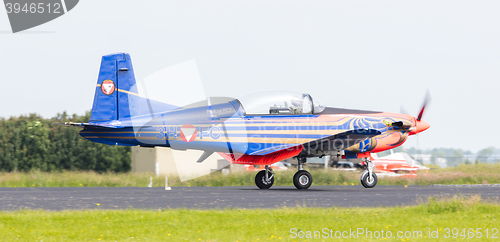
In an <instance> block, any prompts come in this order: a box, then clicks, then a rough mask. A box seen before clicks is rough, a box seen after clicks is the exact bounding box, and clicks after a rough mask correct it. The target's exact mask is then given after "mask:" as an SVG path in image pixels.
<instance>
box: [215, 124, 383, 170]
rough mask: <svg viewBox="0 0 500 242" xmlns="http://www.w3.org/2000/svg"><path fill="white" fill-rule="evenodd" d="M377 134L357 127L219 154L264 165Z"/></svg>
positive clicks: (233, 160)
mask: <svg viewBox="0 0 500 242" xmlns="http://www.w3.org/2000/svg"><path fill="white" fill-rule="evenodd" d="M379 134H381V132H380V131H378V130H375V129H357V130H350V131H346V132H342V133H339V134H335V135H330V136H327V137H323V138H321V139H317V140H313V141H310V142H307V143H304V144H287V145H281V146H274V147H271V148H264V149H261V150H259V151H255V152H253V153H252V154H228V153H220V152H219V154H220V155H221V156H222V157H224V158H225V159H226V160H228V161H229V162H232V163H239V164H260V165H266V164H273V163H275V162H278V161H281V160H284V159H287V158H291V157H294V156H296V155H298V154H299V153H300V152H301V151H303V150H305V152H310V151H311V150H315V151H321V153H322V151H324V150H327V149H326V147H327V146H329V147H330V149H341V148H342V147H341V146H342V145H344V148H347V147H349V146H352V145H354V144H356V143H359V142H362V141H364V140H365V139H367V138H371V137H373V136H376V135H379ZM332 144H333V145H332ZM338 145H340V147H339V146H338Z"/></svg>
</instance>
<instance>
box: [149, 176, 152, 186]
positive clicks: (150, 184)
mask: <svg viewBox="0 0 500 242" xmlns="http://www.w3.org/2000/svg"><path fill="white" fill-rule="evenodd" d="M148 187H153V177H150V178H149V185H148Z"/></svg>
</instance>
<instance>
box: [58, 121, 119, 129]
mask: <svg viewBox="0 0 500 242" xmlns="http://www.w3.org/2000/svg"><path fill="white" fill-rule="evenodd" d="M54 124H56V125H66V126H77V127H82V128H98V129H116V128H123V127H121V126H109V124H108V125H100V124H89V123H73V122H64V123H54Z"/></svg>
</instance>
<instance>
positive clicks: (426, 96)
mask: <svg viewBox="0 0 500 242" xmlns="http://www.w3.org/2000/svg"><path fill="white" fill-rule="evenodd" d="M430 101H431V94H430V93H429V90H427V93H426V94H425V99H424V104H423V105H422V109H421V110H420V112H419V113H418V117H417V121H420V120H422V116H423V115H424V111H425V107H426V106H427V105H428V104H429V102H430Z"/></svg>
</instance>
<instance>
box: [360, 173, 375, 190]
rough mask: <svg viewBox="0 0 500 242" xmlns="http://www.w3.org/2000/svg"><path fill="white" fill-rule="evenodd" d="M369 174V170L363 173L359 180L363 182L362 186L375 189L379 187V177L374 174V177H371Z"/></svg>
mask: <svg viewBox="0 0 500 242" xmlns="http://www.w3.org/2000/svg"><path fill="white" fill-rule="evenodd" d="M368 173H369V172H368V171H367V170H365V171H363V173H361V177H360V178H359V179H360V180H361V185H363V186H364V187H365V188H373V187H375V185H377V175H376V174H375V173H374V172H372V177H369V175H368Z"/></svg>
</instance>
